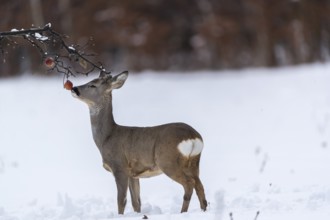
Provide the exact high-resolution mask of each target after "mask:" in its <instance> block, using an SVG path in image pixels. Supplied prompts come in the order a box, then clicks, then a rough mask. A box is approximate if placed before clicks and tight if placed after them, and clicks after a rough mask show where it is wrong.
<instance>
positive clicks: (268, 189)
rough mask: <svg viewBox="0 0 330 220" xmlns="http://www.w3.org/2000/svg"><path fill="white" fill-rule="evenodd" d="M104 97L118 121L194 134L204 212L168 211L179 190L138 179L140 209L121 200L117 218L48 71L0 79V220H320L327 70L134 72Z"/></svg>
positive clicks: (329, 157)
mask: <svg viewBox="0 0 330 220" xmlns="http://www.w3.org/2000/svg"><path fill="white" fill-rule="evenodd" d="M91 78H92V77H88V78H85V77H82V78H73V79H72V80H73V82H74V84H80V83H83V82H86V81H89V80H90V79H91ZM113 96H114V114H115V119H116V121H117V123H119V124H124V125H136V126H149V125H157V124H162V123H167V122H174V121H183V122H186V123H188V124H190V125H192V126H193V127H195V128H196V129H197V130H198V131H199V132H200V133H201V134H202V135H203V138H204V142H205V148H204V151H203V154H202V159H201V179H202V181H203V183H204V187H205V191H206V196H207V199H208V201H209V209H208V210H207V211H206V212H202V211H200V209H199V204H198V200H197V197H196V195H195V194H194V195H193V197H192V201H191V204H190V209H189V212H188V213H186V214H179V212H180V208H181V203H182V197H183V190H182V188H181V186H180V185H179V184H177V183H175V182H173V181H172V180H170V179H169V178H167V177H166V176H164V175H161V176H158V177H154V178H149V179H142V180H141V198H142V213H141V214H137V213H134V212H133V210H132V207H131V204H130V197H129V196H128V203H127V207H126V212H125V215H124V216H119V215H117V214H116V213H117V211H116V210H117V204H116V187H115V182H114V178H113V177H112V175H111V174H110V173H108V172H106V171H105V170H104V169H103V168H102V163H101V158H100V155H99V152H98V150H97V148H96V147H95V145H94V143H93V140H92V136H91V130H90V124H89V115H88V114H89V113H88V109H87V106H85V104H83V103H81V102H79V101H78V100H76V99H74V98H72V97H71V94H70V92H68V91H66V90H64V89H63V88H62V78H61V77H60V76H59V77H56V76H55V77H51V78H43V77H37V76H32V75H31V74H27V75H25V76H23V77H18V78H11V79H0V220H14V219H15V220H16V219H24V220H34V219H37V220H39V219H40V220H41V219H43V220H56V219H68V220H69V219H70V220H77V219H84V220H87V219H88V220H92V219H117V218H118V219H119V218H120V219H123V218H124V219H142V217H143V215H147V216H148V218H149V219H155V220H170V219H175V220H182V219H192V220H197V219H198V220H200V219H205V220H208V219H212V220H213V219H216V220H221V219H228V220H229V219H234V220H254V219H258V220H294V219H299V220H305V219H306V220H310V219H318V220H323V219H329V218H330V65H329V64H317V65H309V66H299V67H291V68H280V69H272V70H269V69H249V70H243V71H225V72H222V73H221V74H218V73H214V72H207V71H203V72H195V73H193V74H179V73H161V74H155V73H153V72H143V73H141V74H131V75H130V77H129V78H128V80H127V82H126V84H125V85H124V86H123V88H121V89H120V90H117V91H114V94H113ZM257 212H259V215H258V216H257ZM230 213H231V214H230ZM230 215H231V217H230Z"/></svg>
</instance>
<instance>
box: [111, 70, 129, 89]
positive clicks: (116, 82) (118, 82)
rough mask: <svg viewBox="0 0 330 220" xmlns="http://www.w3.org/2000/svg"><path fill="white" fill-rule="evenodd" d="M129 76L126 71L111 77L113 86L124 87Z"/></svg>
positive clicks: (116, 87)
mask: <svg viewBox="0 0 330 220" xmlns="http://www.w3.org/2000/svg"><path fill="white" fill-rule="evenodd" d="M127 77H128V71H124V72H122V73H120V74H118V75H117V76H115V77H113V78H112V79H111V88H112V89H119V88H120V87H122V86H123V85H124V83H125V81H126V79H127Z"/></svg>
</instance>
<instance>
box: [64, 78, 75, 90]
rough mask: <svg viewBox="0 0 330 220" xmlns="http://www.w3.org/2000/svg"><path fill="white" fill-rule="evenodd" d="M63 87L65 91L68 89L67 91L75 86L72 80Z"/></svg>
mask: <svg viewBox="0 0 330 220" xmlns="http://www.w3.org/2000/svg"><path fill="white" fill-rule="evenodd" d="M63 87H64V88H65V89H67V90H72V87H73V84H72V82H71V81H70V80H67V81H66V82H65V83H64V85H63Z"/></svg>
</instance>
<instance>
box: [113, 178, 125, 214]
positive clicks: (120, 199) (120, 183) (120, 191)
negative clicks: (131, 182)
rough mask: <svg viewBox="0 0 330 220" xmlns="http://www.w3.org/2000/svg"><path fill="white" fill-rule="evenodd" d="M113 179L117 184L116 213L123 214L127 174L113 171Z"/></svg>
mask: <svg viewBox="0 0 330 220" xmlns="http://www.w3.org/2000/svg"><path fill="white" fill-rule="evenodd" d="M114 176H115V180H116V185H117V204H118V214H124V210H125V206H126V201H127V200H126V195H127V189H128V176H127V175H126V174H125V173H120V172H119V173H115V174H114Z"/></svg>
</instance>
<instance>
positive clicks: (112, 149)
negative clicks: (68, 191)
mask: <svg viewBox="0 0 330 220" xmlns="http://www.w3.org/2000/svg"><path fill="white" fill-rule="evenodd" d="M127 77H128V71H124V72H122V73H120V74H118V75H116V76H114V77H113V76H112V75H110V74H107V73H104V72H101V73H100V75H99V77H98V78H95V79H93V80H91V81H90V82H88V83H86V84H84V85H81V86H76V87H73V88H72V90H71V93H72V95H73V97H75V98H77V99H78V100H80V101H82V102H84V103H86V104H87V105H88V108H89V113H90V122H91V127H92V135H93V139H94V142H95V144H96V146H97V148H98V149H99V151H100V153H101V157H102V160H103V161H102V162H103V167H104V168H105V169H106V170H107V171H109V172H111V173H112V174H113V176H114V178H115V182H116V186H117V205H118V214H124V210H125V206H126V201H127V191H128V188H129V191H130V195H131V203H132V206H133V209H134V211H135V212H138V213H140V212H141V199H140V182H139V178H147V177H153V176H157V175H160V174H163V173H164V174H165V175H167V176H168V177H169V178H171V179H172V180H174V181H175V182H177V183H179V184H181V185H182V186H183V189H184V196H183V204H182V208H181V212H187V211H188V207H189V203H190V200H191V197H192V194H193V190H194V189H195V191H196V194H197V197H198V199H199V203H200V208H201V209H202V210H203V211H206V207H207V201H206V199H205V193H204V187H203V184H202V182H201V180H200V178H199V163H200V157H201V152H202V150H203V147H204V145H203V139H202V137H201V135H200V134H199V133H198V132H197V131H196V130H195V129H193V128H192V127H191V126H189V125H187V124H184V123H169V124H163V125H158V126H154V127H129V126H122V125H118V124H117V123H116V122H115V120H114V116H113V108H112V90H114V89H119V88H121V87H122V86H123V84H124V83H125V81H126V79H127Z"/></svg>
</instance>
